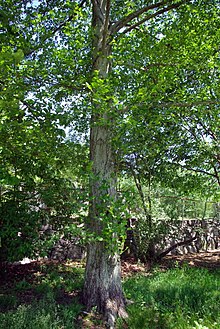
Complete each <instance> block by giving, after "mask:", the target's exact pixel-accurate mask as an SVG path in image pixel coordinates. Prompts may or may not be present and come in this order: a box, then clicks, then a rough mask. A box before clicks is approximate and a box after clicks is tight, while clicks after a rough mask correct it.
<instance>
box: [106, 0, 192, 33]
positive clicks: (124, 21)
mask: <svg viewBox="0 0 220 329" xmlns="http://www.w3.org/2000/svg"><path fill="white" fill-rule="evenodd" d="M189 1H190V0H183V1H181V2H179V3H176V4H172V5H170V6H168V7H166V8H164V9H162V10H160V11H158V12H157V13H154V14H151V15H148V16H147V17H145V18H143V19H142V20H141V21H140V22H138V23H136V24H134V25H132V26H131V27H129V28H128V29H127V30H126V32H128V31H131V30H132V29H134V28H135V27H137V26H139V25H141V24H143V23H144V22H145V21H147V20H149V19H150V18H152V17H155V16H157V15H160V14H161V13H162V12H165V11H168V10H170V9H173V8H177V7H179V6H180V5H182V4H184V3H186V2H189ZM169 3H170V1H168V0H165V1H161V2H158V3H156V4H151V5H148V6H145V7H143V8H141V9H139V10H137V11H135V12H133V13H131V14H129V15H127V16H125V17H123V18H122V19H121V20H119V21H117V22H116V23H115V24H113V25H112V28H111V32H112V33H113V34H114V33H116V32H118V31H119V30H120V29H122V28H123V27H125V26H126V25H127V24H128V23H130V22H131V21H132V20H134V19H135V18H138V17H140V16H141V15H142V14H144V13H146V12H147V11H149V10H153V9H158V8H160V7H162V6H164V5H167V4H169ZM161 11H162V12H161ZM126 32H123V33H126Z"/></svg>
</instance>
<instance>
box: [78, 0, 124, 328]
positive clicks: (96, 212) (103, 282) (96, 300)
mask: <svg viewBox="0 0 220 329" xmlns="http://www.w3.org/2000/svg"><path fill="white" fill-rule="evenodd" d="M109 6H110V4H109V1H108V0H103V1H100V3H99V2H98V1H93V20H92V32H93V58H92V60H93V72H92V76H93V77H95V78H96V79H100V80H99V83H98V87H97V89H96V87H94V88H93V97H94V101H93V113H92V119H91V127H90V160H91V163H92V175H91V178H90V207H89V208H90V209H89V217H88V229H89V230H90V232H91V233H92V234H93V235H94V236H95V237H96V240H95V241H93V242H90V243H89V245H88V254H87V264H86V272H85V284H84V291H83V298H84V303H85V305H86V307H87V310H88V311H90V310H91V309H92V308H93V307H95V308H96V309H97V310H98V311H99V312H101V313H103V314H104V315H105V316H106V320H107V323H108V325H109V327H110V328H113V327H114V322H115V319H116V317H117V315H119V316H122V317H124V316H126V312H125V300H124V296H123V292H122V285H121V271H120V256H119V254H118V252H117V248H116V245H117V243H116V241H117V234H116V232H115V225H117V223H115V222H114V221H115V220H114V218H113V216H111V215H110V212H109V211H108V207H109V206H111V205H113V204H114V202H115V200H116V175H115V164H114V156H113V150H112V143H111V140H112V133H111V131H112V124H113V121H112V120H111V117H110V114H109V109H110V107H111V102H110V101H109V93H108V92H106V89H105V88H104V89H103V90H102V89H100V88H101V87H100V86H102V85H103V84H105V82H106V78H107V77H108V75H109V72H110V69H111V62H110V59H109V55H110V53H111V47H110V35H109V10H110V8H109ZM100 82H101V83H100ZM107 94H108V95H107ZM109 226H110V227H111V229H112V231H111V230H110V231H109V232H108V228H109ZM106 230H107V231H106ZM104 232H105V233H106V232H107V239H106V238H105V237H106V235H105V234H104ZM97 238H98V239H97ZM98 240H101V241H98Z"/></svg>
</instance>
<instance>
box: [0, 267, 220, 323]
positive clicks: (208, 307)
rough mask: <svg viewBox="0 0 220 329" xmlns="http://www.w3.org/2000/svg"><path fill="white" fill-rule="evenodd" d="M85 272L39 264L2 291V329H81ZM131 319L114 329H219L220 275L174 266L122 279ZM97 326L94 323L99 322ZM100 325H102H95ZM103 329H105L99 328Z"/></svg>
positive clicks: (79, 269) (77, 269)
mask: <svg viewBox="0 0 220 329" xmlns="http://www.w3.org/2000/svg"><path fill="white" fill-rule="evenodd" d="M82 284H83V269H82V268H77V267H76V266H70V265H69V264H49V265H47V264H41V265H39V266H38V267H37V268H35V269H34V270H33V271H32V274H31V276H30V275H27V274H24V275H23V276H22V277H21V278H16V280H11V281H10V284H7V281H6V284H5V285H4V286H1V287H0V328H1V329H79V328H101V327H100V326H99V325H98V324H97V327H96V325H94V321H93V323H91V324H88V326H87V325H86V324H85V323H86V322H85V321H84V322H83V323H84V324H83V325H82V321H81V322H79V320H78V318H79V315H80V313H81V311H82V310H83V307H82V305H81V304H80V301H79V298H78V296H77V294H78V292H79V291H80V289H81V288H82ZM123 285H124V290H125V294H126V298H128V299H130V300H132V301H133V302H134V303H133V304H130V305H129V306H128V313H129V318H128V319H127V320H126V322H125V321H124V320H120V319H119V320H118V321H117V329H125V328H128V329H220V313H219V310H220V271H219V270H217V269H216V270H212V271H209V270H208V269H202V268H189V267H188V266H183V267H182V268H179V267H174V268H171V269H168V270H166V271H161V270H160V269H159V268H157V269H154V270H153V271H152V272H151V273H149V274H148V275H135V276H132V277H130V278H128V279H126V280H124V283H123ZM97 323H98V322H97ZM99 324H100V321H99ZM103 328H104V327H103Z"/></svg>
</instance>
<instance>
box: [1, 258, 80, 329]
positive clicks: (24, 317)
mask: <svg viewBox="0 0 220 329" xmlns="http://www.w3.org/2000/svg"><path fill="white" fill-rule="evenodd" d="M28 280H29V281H28ZM82 283H83V269H81V268H73V267H71V266H65V265H62V264H60V265H57V264H56V265H51V264H50V265H49V266H47V265H44V264H43V265H41V266H40V267H39V268H38V271H36V272H35V273H34V275H33V276H32V277H31V279H30V278H29V279H28V278H27V281H26V279H25V278H22V280H20V281H15V282H10V285H9V287H7V286H6V287H3V288H2V289H1V291H0V328H1V329H78V328H79V325H78V323H77V321H76V320H77V317H78V315H79V313H80V311H81V310H82V305H81V304H80V303H79V300H78V298H77V296H75V295H77V292H78V291H79V290H80V289H81V288H82ZM74 296H75V297H74Z"/></svg>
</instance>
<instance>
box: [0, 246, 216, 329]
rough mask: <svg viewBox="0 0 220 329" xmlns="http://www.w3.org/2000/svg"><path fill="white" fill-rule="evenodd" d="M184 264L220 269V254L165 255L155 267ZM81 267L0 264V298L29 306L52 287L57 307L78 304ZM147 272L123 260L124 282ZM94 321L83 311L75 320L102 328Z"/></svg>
mask: <svg viewBox="0 0 220 329" xmlns="http://www.w3.org/2000/svg"><path fill="white" fill-rule="evenodd" d="M185 263H186V264H188V266H189V267H199V268H208V269H210V270H212V269H216V268H220V251H213V252H207V253H198V254H187V255H179V256H166V257H165V258H164V259H162V261H161V262H160V263H159V264H158V265H157V266H158V267H159V269H160V270H161V271H164V270H166V269H167V268H171V267H173V266H177V265H178V266H182V265H183V264H185ZM83 267H84V264H82V263H80V262H70V261H69V262H63V263H59V262H57V261H49V260H40V261H33V262H31V263H28V264H13V263H2V264H1V263H0V297H1V296H2V297H3V296H6V295H13V294H15V295H16V298H17V299H18V300H19V303H21V304H31V303H32V302H33V301H36V300H40V299H41V298H42V297H43V295H45V290H47V289H48V291H49V289H51V287H52V288H53V289H55V290H56V301H57V302H58V303H59V304H60V305H64V306H65V305H69V304H71V303H72V301H73V300H74V299H77V300H78V301H79V303H80V291H81V287H82V280H83ZM149 273H150V266H149V265H148V264H141V263H136V262H135V261H134V260H133V259H129V260H127V261H122V277H123V279H125V278H127V277H131V276H133V275H135V274H143V275H148V274H149ZM73 282H74V285H73ZM0 302H1V300H0ZM10 307H11V306H10ZM4 308H5V309H4ZM7 310H8V306H7V303H2V305H1V303H0V311H1V312H4V311H7ZM93 320H94V319H93V318H92V320H91V317H89V316H87V315H85V314H84V313H83V312H82V315H80V316H79V317H78V321H80V322H81V327H83V328H90V329H92V328H96V329H99V328H103V327H102V326H99V325H98V322H99V318H98V316H97V315H96V319H95V321H96V325H95V327H94V325H93V323H94V321H93ZM100 321H101V320H100ZM82 323H84V325H82ZM90 323H91V324H90Z"/></svg>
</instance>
